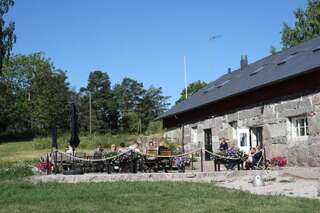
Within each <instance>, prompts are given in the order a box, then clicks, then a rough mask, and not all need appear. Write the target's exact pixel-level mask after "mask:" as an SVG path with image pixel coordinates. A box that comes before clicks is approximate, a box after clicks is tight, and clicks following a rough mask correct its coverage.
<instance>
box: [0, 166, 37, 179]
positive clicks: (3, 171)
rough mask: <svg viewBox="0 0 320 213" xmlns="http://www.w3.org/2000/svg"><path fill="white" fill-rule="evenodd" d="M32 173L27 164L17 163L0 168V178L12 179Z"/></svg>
mask: <svg viewBox="0 0 320 213" xmlns="http://www.w3.org/2000/svg"><path fill="white" fill-rule="evenodd" d="M31 175H33V172H32V170H31V168H30V166H28V165H26V164H25V165H19V166H15V167H10V168H0V180H12V179H18V178H23V177H27V176H31Z"/></svg>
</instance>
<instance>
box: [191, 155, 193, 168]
mask: <svg viewBox="0 0 320 213" xmlns="http://www.w3.org/2000/svg"><path fill="white" fill-rule="evenodd" d="M191 170H193V153H192V154H191Z"/></svg>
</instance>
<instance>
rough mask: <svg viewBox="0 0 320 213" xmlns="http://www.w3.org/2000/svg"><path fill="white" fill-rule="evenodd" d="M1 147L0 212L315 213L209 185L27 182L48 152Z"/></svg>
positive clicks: (313, 203) (301, 203) (314, 203)
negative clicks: (33, 165) (32, 168)
mask: <svg viewBox="0 0 320 213" xmlns="http://www.w3.org/2000/svg"><path fill="white" fill-rule="evenodd" d="M33 143H35V142H18V143H7V144H0V162H1V163H0V212H120V213H121V212H139V213H143V212H175V213H180V212H245V213H248V212H272V213H273V212H319V209H320V201H319V200H312V199H301V198H289V197H284V196H261V195H253V194H250V193H247V192H241V191H236V190H230V189H224V188H220V187H216V186H214V185H213V184H203V183H172V182H157V183H151V182H134V183H132V182H117V183H79V184H62V183H46V184H32V183H30V182H28V181H26V179H25V177H27V176H30V175H32V172H31V168H30V167H29V165H32V164H34V163H35V159H38V158H39V156H40V155H41V154H43V153H45V152H46V151H48V150H47V149H43V150H37V149H35V147H34V146H33Z"/></svg>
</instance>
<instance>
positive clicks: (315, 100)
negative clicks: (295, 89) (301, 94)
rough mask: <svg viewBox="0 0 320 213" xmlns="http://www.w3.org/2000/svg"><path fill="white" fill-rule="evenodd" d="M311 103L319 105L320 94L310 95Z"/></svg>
mask: <svg viewBox="0 0 320 213" xmlns="http://www.w3.org/2000/svg"><path fill="white" fill-rule="evenodd" d="M312 104H313V105H320V94H316V95H313V96H312Z"/></svg>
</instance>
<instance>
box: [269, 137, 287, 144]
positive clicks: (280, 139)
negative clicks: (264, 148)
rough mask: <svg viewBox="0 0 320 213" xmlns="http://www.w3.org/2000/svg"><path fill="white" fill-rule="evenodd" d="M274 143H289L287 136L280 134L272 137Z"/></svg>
mask: <svg viewBox="0 0 320 213" xmlns="http://www.w3.org/2000/svg"><path fill="white" fill-rule="evenodd" d="M271 141H272V142H271V143H272V144H286V143H287V137H286V136H278V137H272V138H271Z"/></svg>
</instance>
